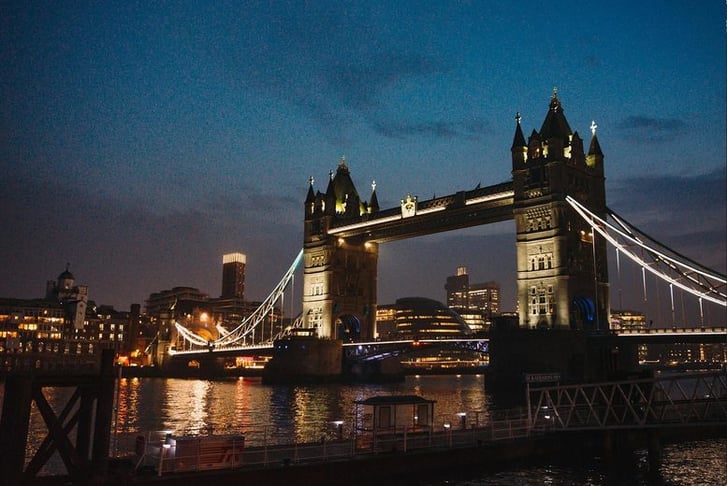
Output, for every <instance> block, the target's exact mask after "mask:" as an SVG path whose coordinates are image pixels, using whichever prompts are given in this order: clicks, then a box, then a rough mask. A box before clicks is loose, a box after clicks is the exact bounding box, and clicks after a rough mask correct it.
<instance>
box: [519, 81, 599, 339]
mask: <svg viewBox="0 0 727 486" xmlns="http://www.w3.org/2000/svg"><path fill="white" fill-rule="evenodd" d="M516 119H517V126H516V128H515V137H514V139H513V143H512V149H511V150H512V179H513V188H514V202H513V216H514V219H515V228H516V247H517V286H518V310H519V315H520V323H519V325H520V327H521V328H526V329H536V328H548V329H584V330H589V329H608V327H609V318H610V317H609V313H610V312H609V306H610V303H609V286H608V267H607V262H606V242H605V241H604V240H603V239H602V238H597V237H595V236H594V232H593V231H592V228H591V227H590V226H589V225H588V224H587V223H586V222H584V221H583V220H582V219H581V217H580V216H579V215H578V214H576V213H575V211H574V210H573V209H572V208H571V207H570V206H569V204H568V203H567V202H566V201H565V196H566V195H570V196H571V197H573V198H575V199H576V200H578V201H579V202H581V203H582V204H583V205H585V206H586V207H588V208H589V209H590V210H591V211H593V212H594V213H596V214H599V215H601V216H604V215H605V211H606V195H605V178H604V171H603V153H602V152H601V147H600V146H599V143H598V139H597V138H596V125H595V123H592V124H591V132H592V135H591V142H590V147H589V149H588V153H584V150H583V140H582V139H581V138H580V136H579V135H578V132H572V131H571V129H570V126H569V125H568V121H567V120H566V118H565V115H564V113H563V108H562V106H561V102H560V100H559V99H558V96H557V90H554V93H553V96H552V97H551V100H550V107H549V109H548V113H547V115H546V116H545V120H544V121H543V125H542V126H541V128H540V131H539V132H538V131H535V130H533V132H532V133H531V135H530V137H528V140H527V142H526V141H525V137H524V136H523V132H522V129H521V127H520V114H519V113H518V115H517V117H516Z"/></svg>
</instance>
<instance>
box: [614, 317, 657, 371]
mask: <svg viewBox="0 0 727 486" xmlns="http://www.w3.org/2000/svg"><path fill="white" fill-rule="evenodd" d="M646 328H647V325H646V316H645V315H644V314H643V313H642V312H638V311H633V310H611V329H624V330H633V331H643V330H645V329H646ZM648 352H649V349H648V347H647V346H646V344H639V351H638V353H639V363H644V362H645V361H646V360H647V359H648Z"/></svg>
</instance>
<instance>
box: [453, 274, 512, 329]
mask: <svg viewBox="0 0 727 486" xmlns="http://www.w3.org/2000/svg"><path fill="white" fill-rule="evenodd" d="M444 289H445V290H446V292H447V306H448V307H449V308H450V309H452V310H454V311H456V312H457V313H458V314H459V315H460V316H462V318H463V319H464V320H465V322H467V324H468V325H469V326H470V328H471V329H472V330H473V331H480V330H483V329H485V328H486V327H488V326H489V325H490V324H491V323H492V317H493V316H496V315H499V313H500V286H499V285H498V284H497V283H496V282H484V283H478V284H470V277H469V274H468V273H467V267H464V266H460V267H457V272H456V274H455V275H452V276H449V277H447V283H446V284H445V285H444Z"/></svg>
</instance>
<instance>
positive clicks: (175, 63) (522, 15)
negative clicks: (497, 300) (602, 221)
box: [0, 0, 727, 310]
mask: <svg viewBox="0 0 727 486" xmlns="http://www.w3.org/2000/svg"><path fill="white" fill-rule="evenodd" d="M725 45H726V36H725V3H724V1H723V0H703V1H700V2H694V1H691V0H684V1H667V0H661V1H638V2H636V1H628V2H626V1H624V2H621V1H609V2H603V1H583V0H577V1H553V2H537V1H532V2H511V1H505V0H503V1H487V2H485V1H482V2H478V1H451V2H439V1H433V2H422V1H414V2H405V1H395V2H391V1H386V2H369V1H367V2H324V1H310V2H282V1H281V2H278V1H264V2H238V1H233V2H225V1H213V2H200V1H191V2H134V1H129V0H127V1H123V2H111V1H104V2H88V3H86V2H55V1H54V2H40V1H34V2H27V1H22V2H3V3H2V6H1V7H0V101H1V104H0V169H1V172H0V173H1V174H2V175H0V178H1V179H0V180H1V181H2V184H1V185H0V227H1V228H2V236H0V242H1V245H0V249H1V252H0V269H1V270H0V271H1V273H0V276H1V277H2V278H0V297H17V298H32V297H42V296H43V295H44V289H45V282H46V280H49V279H55V278H56V277H57V275H58V274H59V273H60V272H62V271H63V270H64V269H65V267H66V264H67V263H70V270H71V272H72V273H73V274H74V275H75V276H76V281H77V283H79V284H83V285H88V287H89V294H90V299H92V300H94V301H96V302H97V303H99V304H110V305H114V306H115V307H116V308H117V309H120V310H125V309H128V308H129V305H130V304H131V303H142V304H143V302H144V300H145V299H146V298H147V297H148V295H149V294H150V293H151V292H156V291H159V290H163V289H169V288H171V287H174V286H192V287H197V288H199V289H200V290H202V291H204V292H207V293H209V294H210V295H211V296H213V297H216V296H218V295H219V294H220V290H221V275H222V255H223V254H224V253H227V252H231V251H239V252H242V253H245V254H246V255H247V274H246V283H247V292H246V296H247V298H248V299H251V300H252V299H255V300H260V299H263V298H264V297H265V296H266V295H267V292H268V291H270V290H271V289H272V287H273V286H274V284H275V283H276V282H277V281H278V280H279V278H280V277H281V276H282V274H283V273H284V271H285V270H286V269H287V268H288V266H289V265H290V263H291V262H292V260H293V258H294V257H295V255H296V254H297V252H298V250H299V249H300V248H301V247H302V241H303V201H304V199H305V196H306V192H307V189H308V178H309V177H310V176H312V177H313V178H314V179H315V184H314V187H315V189H316V190H321V191H325V188H326V184H327V180H328V173H329V171H330V170H335V169H336V166H337V164H338V161H339V159H340V157H341V156H342V155H345V157H346V161H347V164H348V166H349V169H350V171H351V175H352V177H353V180H354V182H355V183H356V185H357V189H358V191H359V194H360V195H361V197H362V198H364V199H366V200H368V199H369V197H370V191H371V189H370V186H371V182H372V180H375V181H376V192H377V196H378V199H379V203H380V205H381V207H382V208H388V207H392V206H398V204H399V201H400V199H402V198H403V197H405V196H406V194H407V193H411V194H412V195H417V196H418V197H419V198H420V199H428V198H430V197H432V196H434V195H437V196H442V195H445V194H451V193H454V192H457V191H460V190H466V189H472V188H474V187H475V186H476V185H477V184H481V185H483V186H485V185H490V184H495V183H499V182H503V181H506V180H509V179H510V170H511V160H510V145H511V143H512V138H513V134H514V129H515V114H516V112H520V113H521V114H522V126H523V131H524V132H525V134H526V136H527V135H529V134H530V132H531V131H532V130H533V129H540V125H541V124H542V122H543V119H544V117H545V115H546V112H547V109H548V103H549V100H550V96H551V94H552V92H553V87H554V86H557V87H558V96H559V98H560V99H561V101H562V104H563V109H564V112H565V115H566V117H567V119H568V121H569V123H570V125H571V128H572V129H573V130H574V131H578V133H579V134H580V135H581V137H582V138H584V139H585V141H586V142H585V143H586V146H587V144H588V141H589V140H590V135H591V134H590V130H589V126H590V125H591V121H592V120H595V121H596V123H597V125H598V132H597V133H598V138H599V141H600V144H601V147H602V149H603V152H604V154H605V164H606V177H607V182H606V184H607V186H606V187H607V199H608V205H609V207H611V208H612V209H613V210H614V211H616V212H618V213H619V214H621V215H622V216H624V217H625V218H626V219H628V220H629V221H630V222H632V223H634V224H636V225H637V226H639V227H640V228H642V229H643V230H644V231H646V232H647V233H649V234H651V235H652V236H654V237H655V238H657V239H659V240H660V241H662V242H664V243H666V244H668V245H669V246H671V247H673V248H674V249H676V250H678V251H680V252H681V253H683V254H685V255H687V256H689V257H691V258H693V259H695V260H697V261H699V262H701V263H703V264H705V265H707V266H709V267H711V268H714V269H716V270H718V271H721V272H723V273H725V268H726V266H727V264H726V263H725V262H726V258H727V257H726V256H725V254H726V250H725V234H726V232H727V231H726V227H725V224H726V223H725V220H726V215H727V211H726V205H725V189H726V182H725V165H726V160H727V159H726V152H727V149H726V147H725V145H726V142H725V139H726V135H725V133H726V128H725V118H726V113H725V111H726V109H725V106H726V100H725V92H726V91H727V87H726V86H725V84H726V83H725V73H726V72H727V66H726V62H725ZM514 239H515V235H514V223H513V222H506V223H500V224H497V225H493V226H485V227H479V228H472V229H468V230H464V231H457V232H450V233H443V234H439V235H435V236H428V237H422V238H418V239H413V240H406V241H401V242H396V243H390V244H385V245H382V246H381V248H380V256H379V280H378V288H379V302H380V303H391V302H393V301H394V300H395V299H396V298H398V297H407V296H426V297H431V298H435V299H437V300H440V301H443V300H444V298H445V293H444V283H445V279H446V277H447V276H448V275H452V274H454V272H455V269H456V267H457V266H458V265H465V266H467V268H468V270H469V273H470V275H471V279H472V281H473V282H481V281H486V280H497V281H499V282H500V283H501V285H502V289H503V305H502V308H503V309H504V310H514V305H515V293H516V292H515V277H514V271H515V249H514ZM301 287H302V281H300V280H297V281H296V288H297V289H296V292H297V297H296V298H297V299H298V300H300V288H301Z"/></svg>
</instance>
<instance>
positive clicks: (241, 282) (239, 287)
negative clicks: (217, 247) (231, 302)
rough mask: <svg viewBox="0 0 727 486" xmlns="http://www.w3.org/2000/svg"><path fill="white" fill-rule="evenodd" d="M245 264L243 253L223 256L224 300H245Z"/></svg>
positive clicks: (221, 296) (222, 296) (222, 295)
mask: <svg viewBox="0 0 727 486" xmlns="http://www.w3.org/2000/svg"><path fill="white" fill-rule="evenodd" d="M245 263H246V258H245V255H244V254H242V253H227V254H225V255H223V256H222V294H221V295H220V298H222V299H232V298H237V299H240V300H244V299H245Z"/></svg>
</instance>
